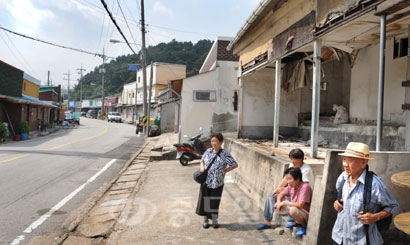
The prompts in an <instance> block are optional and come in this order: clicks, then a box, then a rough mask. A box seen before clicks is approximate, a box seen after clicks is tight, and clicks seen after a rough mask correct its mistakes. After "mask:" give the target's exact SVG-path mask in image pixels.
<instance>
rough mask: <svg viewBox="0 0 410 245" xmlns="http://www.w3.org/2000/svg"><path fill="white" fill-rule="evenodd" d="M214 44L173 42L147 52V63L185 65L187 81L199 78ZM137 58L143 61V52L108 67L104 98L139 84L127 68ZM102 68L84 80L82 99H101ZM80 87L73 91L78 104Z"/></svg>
mask: <svg viewBox="0 0 410 245" xmlns="http://www.w3.org/2000/svg"><path fill="white" fill-rule="evenodd" d="M212 44H213V41H210V40H200V41H198V42H197V43H196V44H192V42H178V41H176V40H175V39H173V40H172V41H170V42H169V43H160V44H158V45H156V46H149V47H148V48H147V59H146V61H147V64H150V63H151V61H152V62H164V63H171V64H181V65H185V66H186V72H187V77H190V76H193V75H196V74H198V72H199V70H200V69H201V66H202V63H203V62H204V60H205V58H206V56H207V55H208V52H209V50H210V49H211V47H212ZM137 57H141V51H140V52H139V53H138V54H137V55H135V54H129V55H123V56H118V57H117V58H116V59H115V60H111V61H110V62H109V63H107V64H105V70H106V72H105V79H104V81H105V82H104V94H105V95H106V96H110V95H117V94H119V93H121V91H122V88H123V85H124V84H127V83H130V82H133V81H135V71H129V70H127V67H128V64H134V63H136V61H137V60H138V58H137ZM100 68H102V64H101V65H100V66H98V67H95V68H94V70H93V71H90V72H89V73H87V74H85V75H84V76H83V78H82V80H81V83H82V98H89V99H94V98H98V97H101V94H100V92H101V91H102V84H101V73H100V72H99V69H100ZM79 84H80V83H78V84H77V85H76V86H75V87H74V90H73V91H71V94H73V95H74V96H75V97H78V98H77V100H79V97H80V96H79V95H80V85H79ZM75 97H73V98H75Z"/></svg>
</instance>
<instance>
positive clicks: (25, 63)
mask: <svg viewBox="0 0 410 245" xmlns="http://www.w3.org/2000/svg"><path fill="white" fill-rule="evenodd" d="M4 35H5V36H6V37H7V39H8V40H9V43H11V45H13V47H14V49H15V50H16V51H17V53H18V55H19V56H20V57H17V55H16V54H15V52H14V51H13V50H12V49H11V48H10V46H9V44H8V43H7V40H5V39H4V37H3V36H2V35H0V37H1V39H3V43H4V44H6V46H7V48H8V49H9V50H10V52H11V53H12V55H13V56H14V57H15V58H16V59H17V60H22V61H23V62H22V63H24V64H23V65H24V66H27V67H28V69H29V70H30V74H34V75H36V76H37V75H38V74H36V73H35V72H33V71H34V70H33V68H32V67H31V66H30V63H28V62H27V60H26V59H25V58H24V55H22V54H21V53H20V51H19V50H18V48H17V47H16V45H14V42H13V41H12V40H11V39H10V37H9V36H8V35H7V33H6V32H4ZM20 62H21V61H20Z"/></svg>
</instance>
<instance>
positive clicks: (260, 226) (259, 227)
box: [256, 223, 271, 230]
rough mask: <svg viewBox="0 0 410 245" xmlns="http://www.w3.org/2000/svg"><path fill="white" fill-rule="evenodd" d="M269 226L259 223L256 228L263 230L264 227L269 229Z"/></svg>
mask: <svg viewBox="0 0 410 245" xmlns="http://www.w3.org/2000/svg"><path fill="white" fill-rule="evenodd" d="M269 228H271V226H270V225H267V224H265V223H260V224H259V225H258V227H257V228H256V229H257V230H264V229H269Z"/></svg>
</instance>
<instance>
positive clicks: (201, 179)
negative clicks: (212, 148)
mask: <svg viewBox="0 0 410 245" xmlns="http://www.w3.org/2000/svg"><path fill="white" fill-rule="evenodd" d="M221 151H222V149H220V150H219V151H218V153H216V156H215V157H214V158H213V159H212V161H211V163H210V164H209V166H208V168H207V169H205V171H203V172H201V171H200V170H199V169H198V170H197V171H195V172H194V174H193V178H194V180H195V181H196V182H197V183H198V184H203V183H205V181H206V178H207V177H208V169H209V168H211V166H212V164H213V163H214V161H215V159H216V158H217V157H218V155H219V153H220V152H221Z"/></svg>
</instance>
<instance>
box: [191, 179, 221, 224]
mask: <svg viewBox="0 0 410 245" xmlns="http://www.w3.org/2000/svg"><path fill="white" fill-rule="evenodd" d="M223 188H224V186H223V185H222V186H220V187H218V188H216V189H211V188H208V187H207V185H206V184H202V185H201V187H200V189H199V196H198V204H197V206H196V212H195V213H196V214H198V215H200V216H207V217H208V219H212V217H215V218H218V213H219V204H220V203H221V197H222V191H223Z"/></svg>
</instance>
